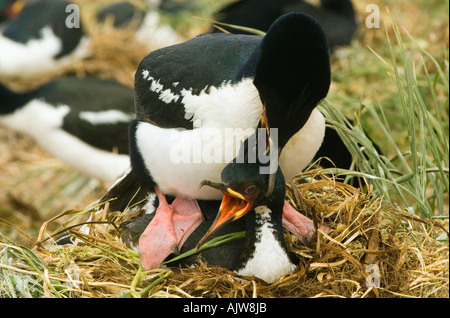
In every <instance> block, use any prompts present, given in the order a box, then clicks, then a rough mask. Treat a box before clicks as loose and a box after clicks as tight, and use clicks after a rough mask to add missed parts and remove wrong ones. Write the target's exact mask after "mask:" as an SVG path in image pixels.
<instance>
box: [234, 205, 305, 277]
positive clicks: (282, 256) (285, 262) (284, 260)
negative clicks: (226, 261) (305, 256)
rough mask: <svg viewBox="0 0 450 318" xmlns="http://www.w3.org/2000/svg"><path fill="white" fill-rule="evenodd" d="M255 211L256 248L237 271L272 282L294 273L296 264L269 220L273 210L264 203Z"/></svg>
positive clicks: (240, 273)
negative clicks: (276, 235) (283, 246)
mask: <svg viewBox="0 0 450 318" xmlns="http://www.w3.org/2000/svg"><path fill="white" fill-rule="evenodd" d="M255 213H256V243H255V250H254V251H253V254H252V256H251V258H250V259H249V260H248V261H247V263H246V264H245V266H244V267H243V268H240V269H238V270H237V271H236V273H237V274H239V275H243V276H256V277H258V278H261V279H263V280H264V281H266V282H267V283H269V284H270V283H273V282H275V281H276V280H277V279H278V278H279V277H280V276H282V275H286V274H290V273H292V272H293V271H294V270H295V267H296V266H295V265H294V264H293V263H292V262H291V260H290V259H289V256H288V255H287V254H286V251H285V250H284V249H283V248H282V247H281V245H280V242H279V241H278V240H277V239H276V238H275V235H274V233H273V228H272V225H271V224H270V223H269V222H268V221H269V220H270V218H271V213H272V211H271V210H270V209H269V208H268V207H267V206H265V205H263V206H258V207H256V208H255Z"/></svg>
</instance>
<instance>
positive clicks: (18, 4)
mask: <svg viewBox="0 0 450 318" xmlns="http://www.w3.org/2000/svg"><path fill="white" fill-rule="evenodd" d="M24 7H25V1H22V0H19V1H15V2H14V3H13V4H12V6H11V7H10V8H9V11H8V18H9V19H12V18H14V17H16V16H17V15H18V14H19V13H20V12H21V11H22V9H23V8H24Z"/></svg>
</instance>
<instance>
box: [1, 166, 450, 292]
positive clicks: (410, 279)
mask: <svg viewBox="0 0 450 318" xmlns="http://www.w3.org/2000/svg"><path fill="white" fill-rule="evenodd" d="M313 173H317V171H313ZM309 176H311V175H309ZM287 199H288V200H289V201H290V202H291V204H292V205H293V206H294V207H295V208H297V209H298V210H299V211H301V212H302V213H304V214H306V215H307V216H309V217H310V218H312V219H314V220H315V222H316V224H317V225H321V224H323V225H326V226H328V227H330V228H331V229H332V230H333V231H331V232H330V233H328V234H326V233H324V232H322V231H321V230H319V231H318V232H317V235H316V236H315V237H314V238H313V240H312V241H311V243H310V244H309V245H308V246H305V245H302V244H301V243H300V242H299V241H298V239H297V238H296V237H295V236H294V235H292V234H290V233H289V232H287V231H286V233H285V239H286V241H287V242H288V246H289V247H290V249H291V250H292V251H293V252H295V253H297V254H299V255H301V256H302V257H301V262H300V264H299V266H298V269H297V271H296V272H294V273H293V274H291V275H287V276H284V277H281V278H280V279H279V280H278V281H277V282H275V283H273V284H267V283H265V282H263V281H261V280H259V279H257V278H254V277H241V276H238V275H237V274H235V273H234V272H232V271H229V270H227V269H224V268H220V267H217V266H208V265H207V264H205V263H204V262H201V261H200V262H199V264H198V265H197V266H195V267H193V268H167V269H156V270H152V271H149V272H142V270H141V269H140V266H139V257H138V255H137V253H136V252H135V251H133V250H130V249H128V248H127V247H126V246H125V245H124V244H123V243H122V242H121V241H120V239H119V238H118V236H117V225H118V224H116V223H115V222H112V221H110V220H111V219H112V218H111V216H114V218H113V219H120V218H118V217H117V216H120V215H122V212H120V211H119V212H111V211H109V210H108V206H107V205H106V206H105V208H104V209H103V210H102V213H97V214H96V217H95V218H94V219H91V222H90V224H89V226H90V227H91V228H90V230H91V231H90V234H83V233H81V232H80V231H79V228H80V226H81V225H83V224H85V222H81V221H80V217H86V216H87V215H88V214H91V213H92V214H94V213H93V212H94V211H97V210H98V209H97V207H96V206H91V207H89V208H88V209H86V210H83V211H73V210H71V211H66V212H64V213H62V214H61V215H65V216H67V215H71V216H73V217H72V218H71V220H70V221H68V222H66V223H65V224H64V225H63V227H62V228H61V229H60V230H58V231H56V234H57V235H59V234H61V233H63V232H71V234H72V235H73V236H75V237H77V238H78V240H79V241H81V242H82V243H81V244H78V245H62V246H61V245H54V244H48V242H49V241H50V240H49V238H51V237H52V236H51V235H49V234H48V233H47V231H46V227H47V225H48V224H49V223H51V222H54V221H55V220H56V219H58V218H59V217H60V216H61V215H60V216H57V217H55V218H52V219H50V220H49V221H48V222H46V223H44V225H43V227H42V229H41V235H40V237H39V238H38V244H37V248H35V250H34V251H33V252H31V251H28V252H27V253H33V255H35V256H36V258H38V259H39V260H40V262H41V266H42V268H43V269H44V270H41V272H45V273H46V275H43V274H39V273H34V274H33V273H32V268H31V267H32V266H31V265H30V261H29V260H19V259H18V258H17V257H16V258H15V259H14V262H13V263H11V265H10V267H9V268H8V269H9V270H11V271H13V272H14V271H16V272H17V273H18V274H20V275H25V276H27V275H34V276H35V277H37V278H39V281H40V282H41V284H43V285H44V287H43V288H42V290H43V293H44V296H49V297H54V296H55V293H57V296H60V297H207V298H214V297H221V298H228V297H237V298H250V297H262V298H272V297H351V298H364V297H448V296H449V289H448V282H449V273H448V271H449V266H448V224H444V223H443V222H440V221H431V220H429V219H422V218H419V217H417V216H415V215H413V214H410V213H409V212H408V211H407V210H404V209H400V208H397V207H393V206H385V205H383V202H382V199H380V198H372V197H371V194H370V191H368V193H363V192H362V191H361V190H360V189H357V188H354V187H352V186H350V185H347V184H343V183H340V182H338V181H336V180H335V179H333V178H329V177H327V176H324V175H315V176H314V177H313V178H310V180H309V181H308V182H305V175H303V176H299V177H298V178H296V179H294V181H293V182H292V183H291V184H289V185H288V192H287ZM10 248H11V247H10ZM1 266H5V265H1ZM34 267H36V265H34ZM38 272H39V271H38ZM41 276H43V277H41ZM0 293H1V291H0Z"/></svg>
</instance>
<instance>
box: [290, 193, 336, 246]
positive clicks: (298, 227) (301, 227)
mask: <svg viewBox="0 0 450 318" xmlns="http://www.w3.org/2000/svg"><path fill="white" fill-rule="evenodd" d="M282 223H283V226H284V227H285V228H287V229H288V230H289V231H290V232H291V233H292V234H294V235H295V236H297V237H298V238H299V239H300V241H301V242H302V243H307V242H309V240H310V239H311V237H312V236H313V234H314V232H315V231H316V229H315V228H314V222H313V221H312V220H311V219H309V218H307V217H306V216H304V215H303V214H301V213H299V212H298V211H297V210H295V209H294V208H293V207H292V206H291V205H290V204H289V203H288V202H287V201H284V206H283V221H282ZM320 228H321V229H322V230H323V231H325V233H328V232H329V231H330V229H329V228H327V227H325V226H321V227H320Z"/></svg>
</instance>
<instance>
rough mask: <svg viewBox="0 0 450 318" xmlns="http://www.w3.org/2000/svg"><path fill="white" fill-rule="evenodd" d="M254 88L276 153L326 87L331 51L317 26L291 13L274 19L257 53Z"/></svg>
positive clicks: (313, 21) (302, 123)
mask: <svg viewBox="0 0 450 318" xmlns="http://www.w3.org/2000/svg"><path fill="white" fill-rule="evenodd" d="M255 56H256V57H257V58H258V62H257V66H256V71H255V78H254V84H255V86H256V88H257V89H258V92H259V95H260V97H261V100H262V102H263V104H264V105H265V108H266V113H267V119H268V124H269V126H270V127H272V128H278V129H279V132H278V138H279V147H280V149H281V148H282V147H283V146H284V145H285V144H286V143H287V141H288V140H289V139H290V137H292V136H293V135H294V134H295V133H296V132H297V131H299V130H300V129H301V127H303V125H304V124H305V123H306V121H307V120H308V118H309V116H310V114H311V112H312V111H313V109H314V108H315V107H316V105H317V104H318V103H319V102H320V101H321V100H322V99H323V98H325V96H326V95H327V93H328V89H329V87H330V77H331V71H330V59H329V48H328V43H327V39H326V36H325V33H324V32H323V30H322V27H321V26H320V25H319V23H318V22H317V21H316V20H314V19H313V18H311V17H310V16H308V15H305V14H303V13H299V12H295V13H289V14H285V15H283V16H281V17H280V18H278V19H277V20H276V21H275V22H274V23H273V24H272V26H271V27H270V29H269V30H268V32H267V34H266V35H265V36H264V38H263V39H262V41H261V44H260V47H259V48H258V49H257V50H256V51H255Z"/></svg>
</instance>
